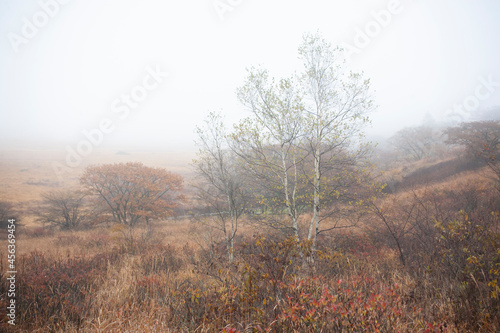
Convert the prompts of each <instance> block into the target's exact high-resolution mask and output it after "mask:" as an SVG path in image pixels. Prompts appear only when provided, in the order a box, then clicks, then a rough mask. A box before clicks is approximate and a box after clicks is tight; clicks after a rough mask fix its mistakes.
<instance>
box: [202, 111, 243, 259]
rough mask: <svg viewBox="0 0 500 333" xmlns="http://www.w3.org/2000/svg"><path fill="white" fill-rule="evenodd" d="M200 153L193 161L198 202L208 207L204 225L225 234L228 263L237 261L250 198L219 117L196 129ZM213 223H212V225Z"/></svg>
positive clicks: (211, 118) (215, 115)
mask: <svg viewBox="0 0 500 333" xmlns="http://www.w3.org/2000/svg"><path fill="white" fill-rule="evenodd" d="M197 134H198V140H197V145H198V147H199V152H198V156H197V159H196V160H194V161H193V165H194V167H195V171H196V174H197V175H198V177H199V179H200V181H199V183H198V185H197V189H198V196H199V199H200V200H201V201H202V202H203V203H204V205H206V206H207V207H208V212H209V213H208V216H205V217H202V218H203V221H205V222H207V223H209V225H211V226H212V227H214V228H216V229H218V230H220V231H221V232H222V233H223V234H224V239H225V243H226V250H227V255H228V259H229V261H230V262H231V261H233V259H234V239H235V237H236V234H237V232H238V224H239V220H240V217H241V215H242V214H243V213H244V211H245V207H246V202H247V198H246V197H245V190H244V188H243V187H244V186H243V183H242V181H241V177H240V176H239V174H238V172H237V166H236V164H235V156H234V155H233V153H232V152H231V151H230V150H229V149H228V145H227V134H226V130H225V127H224V123H223V119H222V117H221V116H220V115H219V114H215V113H210V114H209V115H208V117H207V119H206V120H205V124H204V126H203V127H198V128H197ZM210 222H212V223H210Z"/></svg>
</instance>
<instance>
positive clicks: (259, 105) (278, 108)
mask: <svg viewBox="0 0 500 333" xmlns="http://www.w3.org/2000/svg"><path fill="white" fill-rule="evenodd" d="M238 99H239V100H240V102H241V103H242V104H243V105H244V106H245V107H246V108H247V110H248V111H249V112H250V113H251V116H250V117H248V118H246V119H245V120H243V121H242V122H240V123H239V124H238V125H237V126H235V131H234V133H233V135H232V140H231V142H232V149H233V151H234V152H235V153H236V154H237V155H238V156H239V157H240V158H241V159H242V160H243V161H244V167H245V168H246V171H247V172H248V173H249V174H250V176H251V177H252V178H253V179H255V180H257V181H258V184H259V185H260V189H261V190H265V191H266V192H268V193H271V194H272V196H271V198H269V200H268V201H267V202H264V204H265V205H267V206H268V207H269V206H270V205H273V204H274V205H277V206H278V207H280V208H281V207H284V209H285V210H286V215H287V216H288V218H287V219H286V220H285V221H279V220H274V221H273V222H274V226H277V227H279V228H283V229H288V230H291V231H292V232H293V234H294V235H295V237H296V238H297V239H299V226H298V218H299V215H300V198H299V191H300V184H299V175H298V171H299V167H298V165H299V164H300V163H301V162H302V160H303V159H304V154H303V151H302V150H300V149H298V145H299V143H300V140H301V139H302V136H303V131H302V130H303V127H302V125H303V118H302V115H303V105H302V96H301V92H300V89H299V84H298V82H297V80H296V79H294V78H287V79H281V80H279V81H278V82H276V81H275V80H274V79H272V78H269V73H268V71H267V70H264V69H256V68H251V69H250V70H249V73H248V77H247V79H246V82H245V83H244V85H243V86H242V87H240V88H239V89H238ZM264 200H265V197H264V196H262V197H261V202H262V201H264Z"/></svg>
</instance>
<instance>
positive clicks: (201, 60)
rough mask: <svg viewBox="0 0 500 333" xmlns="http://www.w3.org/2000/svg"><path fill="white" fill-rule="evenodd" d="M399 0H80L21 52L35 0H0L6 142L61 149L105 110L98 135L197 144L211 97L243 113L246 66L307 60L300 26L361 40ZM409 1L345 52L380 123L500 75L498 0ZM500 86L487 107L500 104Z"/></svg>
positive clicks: (447, 100) (380, 127) (215, 104)
mask: <svg viewBox="0 0 500 333" xmlns="http://www.w3.org/2000/svg"><path fill="white" fill-rule="evenodd" d="M52 1H55V0H52ZM66 1H67V0H66ZM42 2H43V3H46V2H49V0H43V1H42ZM390 2H391V1H389V0H385V1H378V0H343V1H340V0H338V1H319V0H310V1H290V0H288V1H285V0H275V1H264V0H251V1H250V0H241V1H236V0H220V1H218V3H223V4H235V5H234V6H233V8H232V10H231V11H227V12H225V13H224V15H223V18H224V19H221V16H220V15H219V14H218V12H217V11H216V9H215V8H214V3H217V1H213V0H194V1H170V0H163V1H159V0H157V1H154V0H140V1H139V0H108V1H103V0H85V1H84V0H72V1H69V2H68V4H64V5H60V8H59V11H58V12H57V13H56V14H55V15H54V17H52V18H50V20H49V22H48V24H47V25H46V26H44V27H41V28H39V31H38V33H37V34H36V36H34V37H32V38H29V39H28V41H27V43H25V44H21V45H19V47H18V52H15V51H14V48H13V47H12V43H11V41H10V40H9V36H10V38H12V36H13V35H12V34H17V35H19V36H22V29H23V25H24V24H25V21H24V20H25V19H28V20H29V21H31V22H33V16H34V15H36V14H37V13H39V12H40V11H41V7H40V2H39V1H28V0H24V1H19V0H1V2H0V148H10V147H14V146H16V145H19V144H23V145H28V146H29V145H32V146H33V147H35V146H40V145H41V143H44V142H47V143H51V144H53V145H55V147H56V148H58V149H61V150H64V149H65V147H66V146H67V145H71V146H75V145H76V144H77V143H78V142H80V141H81V140H83V139H84V136H83V134H82V131H83V130H90V129H92V128H95V127H97V126H98V125H99V122H100V121H101V120H102V119H105V118H109V119H111V120H112V121H113V122H114V123H115V129H114V131H113V132H112V133H109V134H106V135H105V136H104V138H103V142H102V146H103V147H115V146H116V147H119V148H120V149H127V148H132V147H140V146H147V147H151V148H164V149H190V150H192V149H194V148H193V139H194V128H195V126H196V125H197V124H200V123H201V121H202V119H203V118H204V116H205V114H206V113H207V112H208V111H209V110H210V111H218V110H222V112H223V113H224V114H225V115H226V117H227V119H228V121H229V122H233V121H236V120H237V119H238V118H240V117H241V116H242V115H244V114H245V112H244V110H243V109H242V107H241V106H240V105H239V103H238V102H237V100H236V95H235V90H236V88H237V87H238V86H240V85H241V84H242V83H243V81H244V79H245V69H246V68H247V67H250V66H252V65H262V66H263V67H265V68H268V69H269V70H270V71H271V73H272V74H274V75H276V76H280V75H288V74H290V73H291V72H293V71H300V69H301V68H300V62H299V61H298V59H297V47H298V46H299V44H300V42H301V39H302V35H303V33H305V32H315V31H316V30H319V31H320V33H322V34H323V36H324V37H325V38H326V39H328V40H329V41H330V42H331V43H332V44H334V45H337V44H345V43H349V44H351V45H354V39H355V37H356V33H357V29H361V30H363V29H365V27H366V25H367V24H370V22H373V21H374V18H373V16H372V14H371V13H372V12H373V11H380V10H383V9H386V8H387V6H388V4H389V3H390ZM400 3H401V8H402V10H401V12H400V13H399V14H397V15H394V16H393V17H392V20H391V22H390V24H389V25H388V26H387V27H383V28H382V30H381V32H380V33H379V34H378V35H377V36H375V37H373V38H372V39H371V41H370V44H369V46H368V47H366V48H363V49H361V53H360V54H359V55H355V56H354V57H353V58H352V62H351V65H350V66H352V68H354V69H355V70H357V71H359V70H364V72H365V74H366V76H367V77H369V78H371V80H372V85H373V90H374V91H375V92H374V97H375V103H376V104H377V105H378V111H377V112H376V113H374V114H373V115H372V119H373V127H372V128H371V129H369V131H368V132H369V133H370V134H373V135H385V136H387V135H391V134H393V133H394V132H395V131H396V130H398V129H400V128H402V127H404V126H413V125H418V124H420V123H421V122H422V120H423V119H424V116H425V114H426V113H427V112H429V113H432V114H434V115H435V117H436V118H439V117H442V116H443V114H444V113H445V112H446V110H448V109H450V108H452V107H453V105H454V104H457V103H462V102H463V101H464V99H465V98H467V97H468V96H471V95H473V94H474V91H475V89H476V87H477V86H478V85H479V84H480V83H481V82H480V81H479V79H478V78H479V77H484V78H488V77H489V76H491V77H493V79H494V81H496V82H500V1H498V0H477V1H472V0H440V1H436V0H401V1H400ZM157 65H158V66H160V68H161V69H163V70H164V71H168V72H169V77H168V78H167V79H165V81H164V82H163V84H162V85H160V86H159V87H158V88H157V89H156V90H154V91H153V92H151V93H150V94H149V95H148V97H147V98H146V99H145V101H144V102H142V103H140V105H139V107H137V108H136V109H134V110H132V111H131V115H130V116H129V117H128V118H126V119H125V120H122V121H120V120H119V119H118V118H117V115H116V114H114V113H113V112H112V103H113V101H114V100H115V99H116V98H119V97H120V95H121V94H123V93H129V92H130V90H131V89H132V88H133V87H134V86H136V85H138V84H140V83H141V82H142V79H143V78H144V77H145V76H146V75H147V72H146V71H145V68H146V67H148V66H150V67H152V68H154V67H156V66H157ZM495 89H496V90H495V92H494V93H492V94H491V96H490V97H489V98H487V99H484V100H482V101H481V104H480V108H487V107H491V106H496V105H500V86H498V87H496V88H495Z"/></svg>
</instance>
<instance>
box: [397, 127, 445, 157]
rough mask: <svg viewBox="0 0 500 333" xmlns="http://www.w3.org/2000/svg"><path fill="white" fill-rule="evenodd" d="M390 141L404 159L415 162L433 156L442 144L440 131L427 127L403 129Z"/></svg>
mask: <svg viewBox="0 0 500 333" xmlns="http://www.w3.org/2000/svg"><path fill="white" fill-rule="evenodd" d="M389 141H390V142H391V144H392V145H393V146H394V148H395V149H396V150H397V151H398V152H399V153H400V154H401V155H402V156H403V157H404V158H407V159H410V160H414V161H418V160H421V159H422V158H424V157H429V156H432V155H433V154H434V152H435V151H436V149H437V147H438V146H439V145H440V144H441V143H442V142H441V134H440V133H439V131H437V130H435V129H433V128H431V127H426V126H420V127H409V128H405V129H402V130H400V131H398V132H397V133H396V134H395V135H394V136H393V137H391V138H390V139H389Z"/></svg>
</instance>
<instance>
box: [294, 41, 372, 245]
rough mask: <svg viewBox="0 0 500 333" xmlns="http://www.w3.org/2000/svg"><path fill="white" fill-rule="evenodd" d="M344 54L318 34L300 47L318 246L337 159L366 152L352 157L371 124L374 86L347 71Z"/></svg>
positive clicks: (311, 236)
mask: <svg viewBox="0 0 500 333" xmlns="http://www.w3.org/2000/svg"><path fill="white" fill-rule="evenodd" d="M342 54H343V53H342V50H341V49H340V48H332V46H331V45H330V44H329V43H328V42H327V41H325V40H324V39H323V38H322V37H321V36H319V35H318V34H315V35H312V34H306V35H305V36H304V38H303V43H302V45H301V46H300V47H299V56H300V58H301V59H302V61H303V64H304V74H303V76H302V83H303V88H304V90H305V94H306V96H305V113H304V120H305V131H304V132H305V133H306V135H307V137H306V138H305V140H306V142H307V149H308V150H309V152H310V153H311V154H312V158H313V171H312V175H311V186H312V218H311V222H310V225H309V232H308V239H309V240H311V241H312V243H313V244H315V242H316V237H317V235H318V233H319V232H320V230H319V224H320V221H321V217H320V214H321V209H322V208H323V205H322V204H323V201H324V200H325V198H324V197H323V193H324V190H325V188H324V186H325V183H326V181H327V179H326V173H327V171H328V170H331V169H332V167H333V166H334V165H335V164H336V163H339V162H338V160H336V159H337V157H338V156H339V154H340V153H343V154H348V155H349V154H350V155H351V156H350V158H352V157H353V156H356V155H358V156H359V155H360V154H361V153H362V151H361V150H358V151H357V152H356V153H354V154H353V153H352V147H353V144H355V143H356V139H357V137H359V136H360V135H362V129H363V127H364V125H366V124H367V123H368V122H369V118H368V117H367V113H368V112H369V111H370V110H371V109H372V101H371V99H370V95H369V88H370V81H369V80H367V79H364V78H363V76H362V75H361V74H356V73H352V72H348V71H347V70H346V68H345V63H344V62H343V61H342V60H343V59H342ZM350 150H351V152H349V151H350ZM353 161H356V158H354V159H353Z"/></svg>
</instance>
